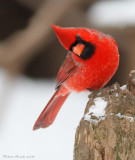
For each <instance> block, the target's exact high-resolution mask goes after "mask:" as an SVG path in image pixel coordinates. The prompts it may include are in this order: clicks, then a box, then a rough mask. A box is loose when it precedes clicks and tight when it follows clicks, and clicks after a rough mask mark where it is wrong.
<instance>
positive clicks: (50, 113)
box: [33, 90, 70, 130]
mask: <svg viewBox="0 0 135 160" xmlns="http://www.w3.org/2000/svg"><path fill="white" fill-rule="evenodd" d="M58 92H59V90H57V91H56V92H55V93H54V95H53V96H52V98H51V99H50V101H49V102H48V104H47V105H46V107H45V108H44V110H43V111H42V112H41V114H40V116H39V117H38V119H37V121H36V123H35V125H34V127H33V130H36V129H39V128H46V127H48V126H50V125H51V124H52V123H53V121H54V120H55V118H56V116H57V114H58V112H59V110H60V108H61V106H62V105H63V103H64V102H65V100H66V98H67V97H68V95H69V94H70V93H67V94H66V95H58Z"/></svg>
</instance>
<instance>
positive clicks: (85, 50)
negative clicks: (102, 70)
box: [70, 35, 95, 60]
mask: <svg viewBox="0 0 135 160" xmlns="http://www.w3.org/2000/svg"><path fill="white" fill-rule="evenodd" d="M70 50H71V51H73V52H74V53H75V54H76V55H77V56H79V57H80V58H82V59H83V60H85V59H88V58H90V57H91V56H92V55H93V53H94V51H95V46H94V45H93V44H91V43H90V42H86V41H84V40H82V39H81V38H80V36H79V35H76V41H75V42H74V43H73V44H72V45H71V47H70Z"/></svg>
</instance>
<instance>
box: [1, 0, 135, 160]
mask: <svg viewBox="0 0 135 160" xmlns="http://www.w3.org/2000/svg"><path fill="white" fill-rule="evenodd" d="M134 8H135V1H134V0H104V1H103V0H83V1H82V0H29V1H28V0H0V131H1V132H0V157H1V158H0V159H2V158H4V156H9V157H10V156H14V157H12V158H15V156H16V158H17V156H18V158H21V156H24V158H25V159H34V160H35V159H37V160H39V159H41V160H42V159H47V160H54V159H59V160H63V159H65V160H69V159H73V158H72V157H73V145H74V135H75V130H76V127H77V125H78V123H79V120H80V119H81V117H82V116H83V112H84V109H85V106H86V103H87V101H88V94H86V93H81V94H74V93H73V94H72V95H71V96H70V97H69V98H68V99H67V101H66V102H65V104H64V106H63V108H62V109H61V111H60V113H59V115H58V117H57V118H56V121H55V123H54V124H53V125H52V126H51V127H49V128H47V129H44V130H42V129H41V130H38V131H35V132H33V131H32V127H33V124H34V122H35V120H36V119H37V117H38V115H39V114H40V112H41V111H42V109H43V108H44V106H45V105H46V103H47V102H48V100H49V99H50V97H51V96H52V94H53V93H54V88H55V79H54V78H55V77H56V75H57V72H58V70H59V67H60V66H61V64H62V62H63V60H64V59H65V56H66V53H67V51H66V50H65V49H64V48H63V47H62V46H61V45H60V43H59V42H58V40H57V38H56V36H55V34H54V32H53V30H52V28H51V24H52V23H54V24H56V25H60V26H63V27H90V28H94V29H98V30H100V31H102V32H104V33H106V34H110V35H111V36H112V37H113V38H114V39H115V40H116V42H117V44H118V47H119V53H120V64H119V68H118V70H117V72H116V74H115V75H114V77H113V78H112V80H111V81H110V82H109V85H110V84H112V83H113V82H118V83H120V85H123V84H125V83H126V81H127V78H128V74H129V71H130V70H131V69H135V9H134ZM19 156H20V157H19ZM10 158H11V157H10Z"/></svg>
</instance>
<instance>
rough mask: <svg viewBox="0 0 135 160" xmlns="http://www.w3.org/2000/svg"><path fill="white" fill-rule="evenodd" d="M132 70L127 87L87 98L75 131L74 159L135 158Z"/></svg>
mask: <svg viewBox="0 0 135 160" xmlns="http://www.w3.org/2000/svg"><path fill="white" fill-rule="evenodd" d="M134 95H135V70H134V71H131V72H130V74H129V81H128V83H127V85H125V86H122V87H120V86H119V84H117V83H115V84H113V85H112V86H111V87H106V88H104V89H101V90H100V91H95V92H93V93H92V94H91V95H90V97H89V98H90V99H89V102H88V104H87V106H86V109H85V113H84V117H83V118H82V119H81V121H80V124H79V126H78V128H77V130H76V136H75V145H74V160H134V159H135V96H134Z"/></svg>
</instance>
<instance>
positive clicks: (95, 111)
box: [84, 97, 107, 125]
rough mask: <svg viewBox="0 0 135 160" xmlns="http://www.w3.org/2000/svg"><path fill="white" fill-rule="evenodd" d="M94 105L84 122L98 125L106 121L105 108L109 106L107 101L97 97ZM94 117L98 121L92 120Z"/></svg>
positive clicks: (85, 116)
mask: <svg viewBox="0 0 135 160" xmlns="http://www.w3.org/2000/svg"><path fill="white" fill-rule="evenodd" d="M94 103H95V104H94V105H93V106H91V107H90V109H89V111H88V113H86V114H85V115H84V120H87V121H89V122H90V125H91V124H92V122H94V123H96V124H97V123H98V122H100V121H101V120H104V119H105V108H106V106H107V101H105V100H104V99H103V98H102V97H97V98H95V99H94ZM92 116H94V117H96V118H97V119H92Z"/></svg>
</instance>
